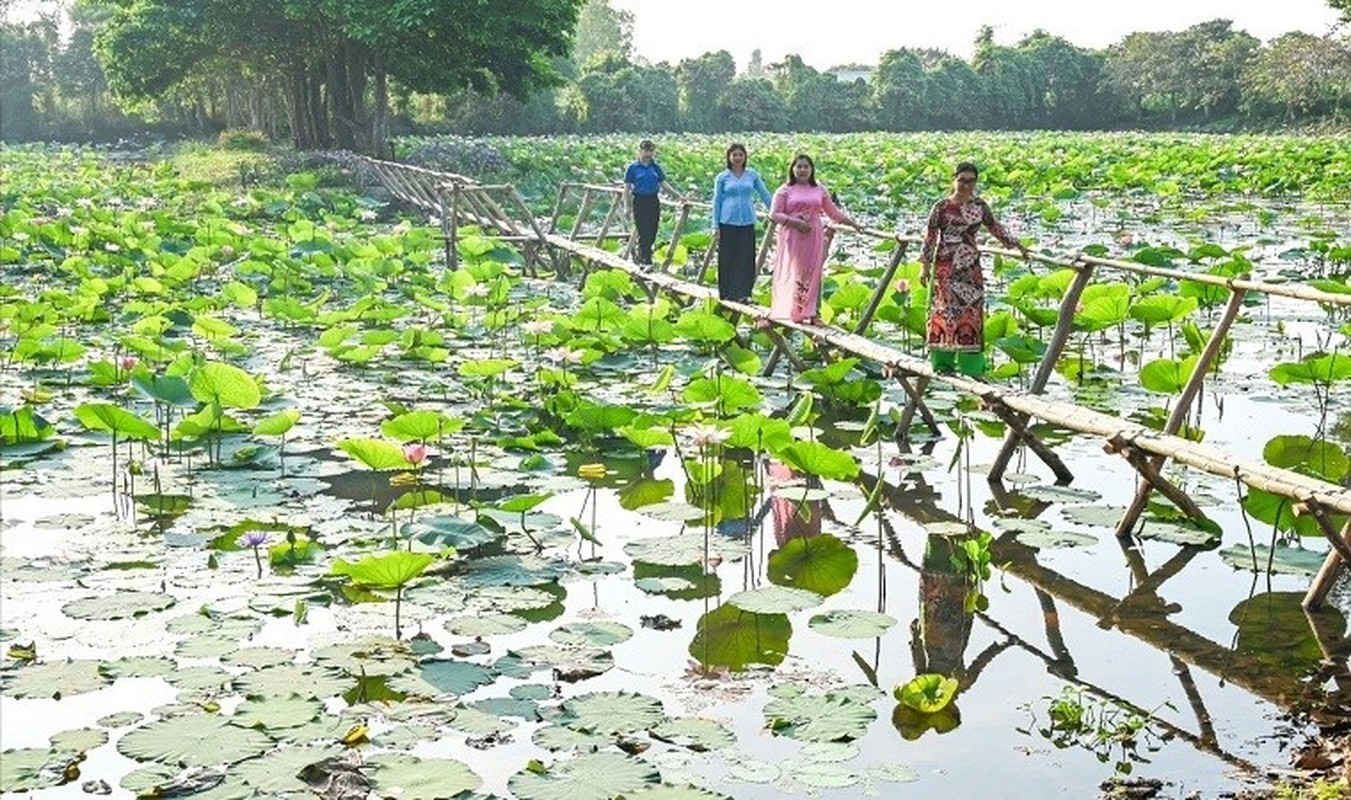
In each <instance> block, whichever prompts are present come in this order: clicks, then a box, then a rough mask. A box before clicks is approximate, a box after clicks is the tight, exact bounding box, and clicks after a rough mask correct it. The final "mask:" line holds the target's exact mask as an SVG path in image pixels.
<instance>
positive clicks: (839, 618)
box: [807, 609, 896, 639]
mask: <svg viewBox="0 0 1351 800" xmlns="http://www.w3.org/2000/svg"><path fill="white" fill-rule="evenodd" d="M895 624H896V619H895V618H894V617H891V616H888V615H886V614H881V613H878V612H876V611H856V610H850V609H841V610H837V611H829V612H827V613H825V614H817V615H816V616H814V617H812V618H811V619H810V620H808V621H807V625H808V627H810V628H811V629H812V630H814V631H816V632H818V633H823V634H825V635H827V636H834V637H837V638H840V639H872V638H874V637H877V636H881V635H883V634H884V633H886V632H887V630H888V629H890V628H891V627H892V626H893V625H895Z"/></svg>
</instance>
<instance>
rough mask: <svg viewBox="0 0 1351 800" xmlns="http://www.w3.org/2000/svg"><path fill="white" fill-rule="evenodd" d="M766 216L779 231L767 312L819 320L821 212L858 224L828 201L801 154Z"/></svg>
mask: <svg viewBox="0 0 1351 800" xmlns="http://www.w3.org/2000/svg"><path fill="white" fill-rule="evenodd" d="M770 217H771V218H772V219H773V220H774V222H775V223H776V224H777V225H778V226H779V232H778V238H777V239H776V241H775V244H776V247H775V252H774V281H773V293H772V296H771V297H772V299H771V300H770V306H769V316H770V317H771V318H773V319H782V320H791V321H793V322H806V323H809V324H812V325H819V324H820V322H821V321H820V319H819V317H818V316H817V309H818V307H819V305H820V301H821V273H822V268H823V262H824V261H825V257H826V252H825V225H824V224H823V222H822V217H830V218H831V219H832V220H834V221H836V222H838V223H840V224H842V225H851V226H853V227H855V228H857V227H858V223H857V222H855V221H854V220H853V219H851V218H850V216H849V215H848V214H846V213H844V212H843V211H841V210H840V209H839V208H838V207H837V206H836V205H835V203H833V202H832V201H831V199H830V193H829V192H827V191H826V189H825V187H824V186H820V185H818V184H817V183H816V165H815V164H814V163H813V162H812V159H811V157H810V156H807V155H803V154H799V155H798V156H797V157H796V158H794V159H793V164H792V166H790V167H789V168H788V182H787V183H785V184H784V185H783V186H780V187H779V190H778V191H777V192H775V193H774V202H773V205H772V208H771V209H770Z"/></svg>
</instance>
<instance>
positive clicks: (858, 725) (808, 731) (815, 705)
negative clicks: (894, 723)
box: [765, 692, 877, 742]
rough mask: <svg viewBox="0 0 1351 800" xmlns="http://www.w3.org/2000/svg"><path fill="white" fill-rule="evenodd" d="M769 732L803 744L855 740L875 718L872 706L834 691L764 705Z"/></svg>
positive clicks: (784, 699)
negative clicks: (798, 740) (797, 740)
mask: <svg viewBox="0 0 1351 800" xmlns="http://www.w3.org/2000/svg"><path fill="white" fill-rule="evenodd" d="M765 717H766V719H768V721H769V730H771V731H772V732H774V733H775V734H777V735H779V736H787V737H790V738H793V739H800V740H801V741H804V742H837V741H848V740H854V739H858V738H860V737H862V736H863V734H864V733H866V732H867V730H868V726H869V725H870V724H872V722H873V721H874V720H876V719H877V712H875V711H873V709H872V707H871V706H868V705H864V704H862V703H859V702H856V701H855V700H853V699H851V698H847V697H842V696H840V695H838V694H835V693H833V692H827V693H825V694H803V695H799V696H797V697H792V698H779V699H776V700H772V701H770V702H769V704H768V705H766V706H765Z"/></svg>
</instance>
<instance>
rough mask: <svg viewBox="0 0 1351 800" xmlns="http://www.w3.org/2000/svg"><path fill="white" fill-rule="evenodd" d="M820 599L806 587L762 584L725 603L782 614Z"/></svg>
mask: <svg viewBox="0 0 1351 800" xmlns="http://www.w3.org/2000/svg"><path fill="white" fill-rule="evenodd" d="M855 558H857V556H855ZM856 566H857V562H856ZM821 600H822V597H821V595H819V594H817V593H816V592H813V591H809V590H806V589H796V588H793V587H787V586H762V587H760V588H759V589H749V590H746V591H742V592H737V593H736V594H734V595H732V596H731V597H729V598H728V599H727V604H728V605H732V606H736V607H737V608H739V609H741V610H742V611H749V612H752V613H755V614H784V613H789V612H793V611H801V610H803V609H806V608H814V607H815V606H819V605H821Z"/></svg>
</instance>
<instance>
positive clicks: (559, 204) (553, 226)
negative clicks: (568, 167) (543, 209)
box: [545, 183, 572, 233]
mask: <svg viewBox="0 0 1351 800" xmlns="http://www.w3.org/2000/svg"><path fill="white" fill-rule="evenodd" d="M571 185H572V184H570V183H560V184H558V197H557V198H556V199H555V200H554V213H552V214H550V215H549V228H548V230H547V231H545V232H546V233H558V220H559V218H560V217H561V216H563V202H564V201H565V200H566V199H567V196H568V187H569V186H571Z"/></svg>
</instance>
